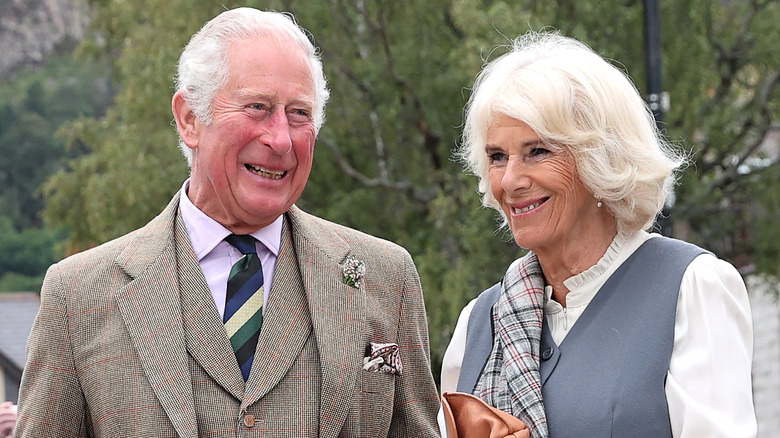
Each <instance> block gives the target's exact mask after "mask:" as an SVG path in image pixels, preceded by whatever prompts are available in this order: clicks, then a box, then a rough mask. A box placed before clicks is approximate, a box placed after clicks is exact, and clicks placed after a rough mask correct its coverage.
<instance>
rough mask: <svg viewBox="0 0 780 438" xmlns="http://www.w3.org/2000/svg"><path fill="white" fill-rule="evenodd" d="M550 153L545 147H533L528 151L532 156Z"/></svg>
mask: <svg viewBox="0 0 780 438" xmlns="http://www.w3.org/2000/svg"><path fill="white" fill-rule="evenodd" d="M551 153H552V152H551V151H550V150H549V149H545V148H533V149H531V151H530V155H531V156H533V157H538V156H540V155H547V154H551Z"/></svg>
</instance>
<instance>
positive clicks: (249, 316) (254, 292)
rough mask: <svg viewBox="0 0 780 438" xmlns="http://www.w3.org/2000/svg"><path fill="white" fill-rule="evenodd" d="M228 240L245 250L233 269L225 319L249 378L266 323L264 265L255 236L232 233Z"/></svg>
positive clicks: (235, 348)
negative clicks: (264, 312) (262, 327)
mask: <svg viewBox="0 0 780 438" xmlns="http://www.w3.org/2000/svg"><path fill="white" fill-rule="evenodd" d="M225 241H227V243H229V244H231V245H233V246H234V247H235V248H236V249H238V250H239V251H241V254H243V256H242V257H241V258H240V259H239V260H238V261H237V262H236V263H235V264H234V265H233V268H232V269H231V270H230V277H229V278H228V283H227V297H226V299H225V316H224V318H223V322H224V323H225V330H226V331H227V334H228V338H230V344H231V345H232V346H233V351H234V352H235V354H236V359H237V360H238V366H239V367H240V368H241V374H242V375H243V376H244V381H246V380H247V379H248V378H249V371H250V370H251V369H252V361H253V359H254V357H255V348H256V347H257V338H258V337H259V336H260V327H261V326H262V325H263V267H262V266H261V264H260V257H258V255H257V250H256V249H255V242H256V240H255V238H254V237H252V236H249V235H241V236H239V235H236V234H231V235H230V236H228V237H226V238H225Z"/></svg>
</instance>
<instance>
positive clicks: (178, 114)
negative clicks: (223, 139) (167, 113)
mask: <svg viewBox="0 0 780 438" xmlns="http://www.w3.org/2000/svg"><path fill="white" fill-rule="evenodd" d="M171 110H172V111H173V118H174V120H176V129H177V130H178V131H179V137H181V139H182V141H183V142H184V144H186V145H187V147H189V148H190V149H196V148H197V147H198V125H199V124H200V123H199V122H198V118H197V117H196V116H195V113H193V112H192V110H191V109H190V106H189V105H187V102H186V101H185V100H184V96H183V95H182V91H181V90H179V91H177V92H176V94H174V95H173V99H171Z"/></svg>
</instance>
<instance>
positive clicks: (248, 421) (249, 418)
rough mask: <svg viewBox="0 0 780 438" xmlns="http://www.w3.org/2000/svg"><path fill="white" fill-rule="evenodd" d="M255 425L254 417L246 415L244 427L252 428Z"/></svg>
mask: <svg viewBox="0 0 780 438" xmlns="http://www.w3.org/2000/svg"><path fill="white" fill-rule="evenodd" d="M254 425H255V416H254V415H252V414H249V415H247V416H246V417H244V426H246V427H253V426H254Z"/></svg>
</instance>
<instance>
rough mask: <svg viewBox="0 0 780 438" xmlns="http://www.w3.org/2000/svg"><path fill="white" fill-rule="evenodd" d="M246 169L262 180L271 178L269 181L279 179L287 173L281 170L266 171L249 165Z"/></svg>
mask: <svg viewBox="0 0 780 438" xmlns="http://www.w3.org/2000/svg"><path fill="white" fill-rule="evenodd" d="M246 168H247V169H249V170H251V171H252V172H254V173H256V174H258V175H260V176H262V177H264V178H271V179H281V178H282V177H283V176H284V174H285V173H287V172H285V171H282V170H268V169H264V168H262V167H257V166H253V165H251V164H247V165H246Z"/></svg>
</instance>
